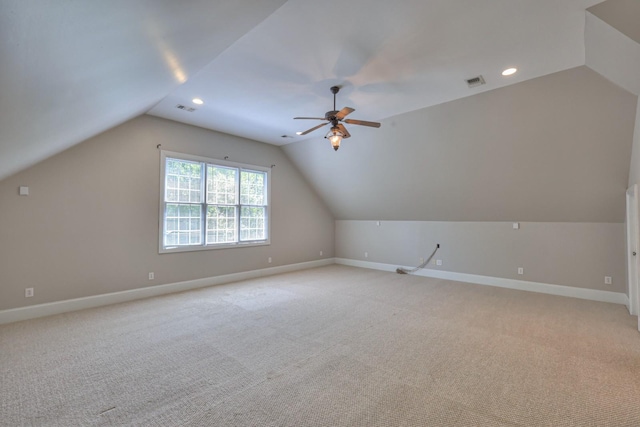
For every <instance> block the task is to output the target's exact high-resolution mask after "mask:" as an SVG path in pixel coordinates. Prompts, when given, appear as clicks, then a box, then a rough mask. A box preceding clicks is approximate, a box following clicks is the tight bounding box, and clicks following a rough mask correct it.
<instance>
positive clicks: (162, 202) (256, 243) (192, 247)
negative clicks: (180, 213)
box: [158, 150, 271, 254]
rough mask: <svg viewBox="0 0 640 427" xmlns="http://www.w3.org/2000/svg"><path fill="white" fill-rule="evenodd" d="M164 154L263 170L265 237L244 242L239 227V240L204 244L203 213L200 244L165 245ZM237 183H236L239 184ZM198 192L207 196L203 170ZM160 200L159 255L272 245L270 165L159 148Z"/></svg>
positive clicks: (205, 162) (165, 156)
mask: <svg viewBox="0 0 640 427" xmlns="http://www.w3.org/2000/svg"><path fill="white" fill-rule="evenodd" d="M167 157H169V158H172V159H178V160H186V161H191V162H200V163H204V164H205V168H204V169H206V165H208V164H211V165H216V166H226V167H232V168H237V169H239V170H240V169H248V170H254V171H258V172H264V173H266V175H267V189H266V191H267V200H266V201H267V205H266V216H267V218H266V220H265V225H266V235H267V238H266V239H265V240H254V241H247V242H243V241H240V229H239V228H238V241H237V242H232V243H216V244H211V245H207V244H206V240H207V239H206V231H205V230H206V227H205V224H206V220H207V219H206V215H205V216H203V218H202V230H203V233H202V244H200V245H184V246H170V247H164V223H165V200H164V198H165V185H166V165H167ZM239 179H240V174H238V180H239ZM238 185H239V184H238ZM201 186H202V187H201V194H203V197H205V198H206V191H205V189H206V172H205V173H204V176H203V179H202V183H201ZM159 195H160V197H159V203H158V252H159V253H160V254H167V253H180V252H195V251H210V250H217V249H232V248H247V247H253V246H267V245H270V244H271V168H269V167H264V166H258V165H252V164H248V163H238V162H230V161H228V160H222V159H216V158H212V157H203V156H196V155H192V154H185V153H178V152H174V151H166V150H160V193H159ZM239 202H240V200H238V205H237V206H238V207H239V208H240V207H241V206H242V205H241V204H240V203H239ZM200 204H201V205H202V206H206V205H207V203H206V200H205V202H204V203H202V202H201V203H200ZM239 226H240V218H238V227H239Z"/></svg>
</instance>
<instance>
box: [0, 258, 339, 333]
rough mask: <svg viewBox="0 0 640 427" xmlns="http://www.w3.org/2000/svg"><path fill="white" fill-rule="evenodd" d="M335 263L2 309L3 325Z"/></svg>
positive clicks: (306, 264) (327, 261)
mask: <svg viewBox="0 0 640 427" xmlns="http://www.w3.org/2000/svg"><path fill="white" fill-rule="evenodd" d="M334 263H335V259H334V258H326V259H321V260H317V261H308V262H302V263H298V264H289V265H282V266H278V267H270V268H263V269H260V270H251V271H244V272H241V273H232V274H225V275H223V276H214V277H205V278H203V279H196V280H187V281H185V282H177V283H168V284H165V285H157V286H149V287H146V288H138V289H132V290H128V291H121V292H112V293H108V294H102V295H94V296H90V297H84V298H75V299H70V300H65V301H56V302H51V303H46V304H38V305H31V306H28V307H19V308H12V309H9V310H0V325H2V324H5V323H12V322H18V321H20V320H27V319H35V318H37V317H44V316H50V315H53V314H60V313H67V312H69V311H77V310H84V309H86V308H93V307H99V306H103V305H109V304H116V303H120V302H126V301H133V300H136V299H142V298H148V297H154V296H158V295H164V294H170V293H174V292H181V291H187V290H190V289H197V288H206V287H207V286H214V285H221V284H223V283H230V282H237V281H240V280H247V279H254V278H257V277H265V276H271V275H274V274H280V273H288V272H291V271H297V270H305V269H307V268H314V267H322V266H325V265H331V264H334Z"/></svg>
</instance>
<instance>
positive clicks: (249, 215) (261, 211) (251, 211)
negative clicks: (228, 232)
mask: <svg viewBox="0 0 640 427" xmlns="http://www.w3.org/2000/svg"><path fill="white" fill-rule="evenodd" d="M240 211H241V212H240V240H241V241H249V240H265V239H266V238H267V237H266V236H267V230H266V227H265V226H264V225H265V224H266V221H265V219H266V218H265V217H266V211H267V209H266V208H263V207H249V206H243V207H242V208H241V209H240Z"/></svg>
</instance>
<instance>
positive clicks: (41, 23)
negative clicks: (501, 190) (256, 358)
mask: <svg viewBox="0 0 640 427" xmlns="http://www.w3.org/2000/svg"><path fill="white" fill-rule="evenodd" d="M639 3H640V2H639V1H638V0H608V1H606V2H601V1H600V0H564V1H561V2H558V1H557V0H522V1H513V0H488V1H484V2H477V1H474V0H428V1H425V0H398V1H393V2H383V1H379V2H378V1H376V2H371V1H368V0H347V1H344V0H342V1H334V0H327V1H324V2H317V1H312V0H288V1H285V0H261V1H259V2H256V1H248V0H233V1H231V0H215V1H213V0H189V1H182V2H174V1H169V0H165V1H158V0H137V1H135V2H131V1H128V0H127V1H125V0H112V1H109V2H80V1H74V0H59V1H56V2H47V1H34V2H31V1H28V2H27V1H23V0H2V1H0V179H3V178H5V177H7V176H9V175H11V174H13V173H15V172H17V171H19V170H21V169H24V168H25V167H28V166H31V165H33V164H35V163H37V162H39V161H41V160H43V159H45V158H47V157H49V156H51V155H53V154H56V153H58V152H60V151H63V150H64V149H66V148H68V147H70V146H72V145H74V144H78V143H80V142H82V141H84V140H86V139H87V138H90V137H92V136H94V135H96V134H98V133H100V132H103V131H105V130H107V129H109V128H112V127H114V126H116V125H118V124H120V123H123V122H125V121H127V120H130V119H131V118H133V117H136V116H138V115H140V114H144V113H148V114H152V115H156V116H159V117H164V118H168V119H171V120H176V121H180V122H184V123H188V124H193V125H197V126H201V127H205V128H210V129H214V130H218V131H222V132H226V133H231V134H234V135H239V136H243V137H246V138H250V139H253V140H257V141H261V142H265V143H270V144H275V145H285V144H286V147H284V148H285V151H286V152H287V154H288V155H290V157H291V158H292V159H293V160H294V161H295V162H296V163H297V165H298V167H299V168H300V169H301V170H302V171H303V173H305V175H306V176H307V177H308V178H309V179H310V180H311V181H312V184H313V185H314V187H315V188H316V190H317V191H318V192H319V193H321V194H323V196H324V198H325V200H327V202H328V204H329V205H330V206H331V207H332V210H333V211H334V213H335V214H336V216H337V217H345V218H346V217H362V216H363V215H362V213H361V212H360V211H357V209H354V208H352V207H351V208H350V207H346V205H343V203H342V201H343V199H344V198H345V197H347V196H344V195H342V196H334V194H336V192H335V191H333V189H334V187H339V184H340V182H344V179H343V178H340V181H337V179H338V178H334V180H333V181H332V180H328V181H325V182H322V180H323V175H322V173H321V172H317V173H316V172H315V169H316V168H317V166H314V162H315V161H316V159H318V157H317V156H316V157H311V156H312V155H314V153H315V152H316V150H317V149H318V148H317V146H320V145H322V146H323V149H326V148H328V147H326V145H323V144H324V142H323V141H322V136H323V132H322V131H318V132H319V134H317V135H316V134H315V133H312V134H310V135H307V136H305V137H300V136H297V135H296V133H295V132H296V131H300V130H304V129H306V128H308V127H310V126H312V125H313V124H314V123H312V122H301V121H296V120H293V117H295V116H301V115H302V116H318V115H320V116H322V115H324V112H325V111H327V110H330V109H331V107H332V99H331V93H330V92H329V88H330V87H331V86H333V85H340V86H342V89H341V91H340V93H339V94H338V108H340V107H342V106H345V105H348V106H350V107H353V108H355V109H356V112H354V113H353V114H352V116H353V118H356V119H365V120H376V121H382V122H383V129H381V131H382V132H379V131H378V132H379V133H378V136H373V135H375V134H373V133H372V132H376V131H377V130H374V129H368V128H360V127H351V128H350V131H351V134H352V135H353V137H352V139H350V140H348V141H349V142H350V143H351V142H353V141H357V140H358V138H360V139H361V140H365V139H373V140H374V142H375V141H382V140H380V138H383V137H382V136H381V135H384V138H385V141H390V140H393V139H395V138H397V137H398V133H397V132H391V133H389V129H388V128H389V127H392V126H394V123H400V122H402V123H403V126H404V127H403V129H402V131H401V135H403V137H404V138H405V139H411V140H415V139H417V138H419V136H420V135H423V132H422V126H423V124H424V123H423V122H424V119H425V117H437V116H438V114H439V113H438V112H439V111H441V110H438V109H442V108H444V109H446V108H448V107H447V106H451V105H453V106H454V107H456V108H457V106H460V107H461V108H462V110H461V111H467V114H472V113H473V111H474V110H469V108H471V107H470V105H473V104H474V103H475V104H480V105H481V104H482V103H481V101H482V100H486V99H488V98H487V97H494V98H499V99H508V98H509V97H510V96H512V95H513V94H515V93H520V92H522V91H519V90H515V91H513V90H512V91H509V92H504V91H505V90H507V87H508V86H512V85H515V84H518V85H516V86H519V85H520V84H523V83H525V82H527V81H529V80H531V81H532V82H533V83H531V84H529V85H528V86H524V87H525V88H528V90H534V91H535V90H538V89H537V88H538V87H539V86H540V84H541V83H540V80H539V79H540V78H544V76H552V75H555V73H558V72H568V73H573V74H571V76H573V77H575V78H576V79H578V80H579V81H581V82H583V84H584V85H586V87H594V86H595V87H597V89H595V93H601V92H602V93H604V94H605V98H607V99H609V100H610V101H611V102H616V101H618V100H621V101H620V102H622V103H623V104H624V105H625V106H626V105H627V104H631V103H632V101H633V99H632V98H629V97H626V95H624V94H623V93H621V92H619V91H618V89H619V88H622V89H624V91H625V93H628V94H631V95H637V94H638V93H639V92H640V77H639V76H640V73H639V72H638V70H640V48H639V46H640V45H639V44H638V37H639V36H638V26H637V25H635V23H637V22H638V20H639V19H640V10H638V9H639V8H638V4H639ZM612 45H614V46H615V48H612V47H611V46H612ZM585 64H586V66H588V67H589V68H590V69H592V70H595V71H596V72H597V73H599V75H595V73H591V72H590V70H589V71H579V70H578V71H570V70H573V69H575V68H576V67H582V68H584V66H585ZM512 66H513V67H517V68H518V70H519V71H518V72H517V73H516V74H515V75H512V76H510V77H503V76H502V75H501V74H500V72H501V71H502V70H503V69H505V68H507V67H512ZM479 75H482V76H483V77H484V80H485V81H486V84H484V85H482V86H478V87H474V88H469V87H468V86H467V84H466V81H465V79H468V78H472V77H475V76H479ZM601 76H604V77H601ZM563 78H566V76H564V75H560V76H559V77H549V79H551V80H550V81H552V82H557V81H558V80H560V81H561V80H562V79H563ZM535 82H537V83H535ZM611 82H613V83H611ZM553 84H557V83H552V86H553ZM543 87H546V86H544V84H543ZM560 87H561V88H562V87H565V86H560ZM495 90H500V91H502V92H499V93H500V94H501V95H491V93H492V92H493V91H495ZM571 90H576V91H577V92H576V93H578V92H580V91H581V89H580V88H575V87H573V86H572V87H571ZM489 91H491V92H489ZM483 92H489V93H488V94H484V93H483ZM525 92H526V91H525ZM481 94H482V95H483V97H481V98H478V100H480V101H464V99H465V98H468V97H472V96H473V97H475V96H480V95H481ZM519 96H529V95H526V94H525V95H519ZM584 96H585V97H587V98H589V99H592V98H593V94H591V93H589V94H585V95H584ZM195 97H198V98H201V99H203V100H204V105H201V106H198V105H195V104H193V103H192V101H191V100H192V99H193V98H195ZM505 97H506V98H505ZM456 100H458V101H456ZM451 102H459V104H449V103H451ZM539 102H540V103H541V105H544V102H546V101H545V100H543V99H541V100H539ZM178 105H183V106H185V107H187V109H178V108H176V106H178ZM429 108H436V110H428V109H429ZM479 108H482V106H480V107H479ZM599 108H601V107H594V108H593V109H591V110H590V111H589V113H588V114H587V113H585V114H586V115H587V116H589V115H592V116H593V117H598V114H599V111H600V110H599ZM189 109H192V110H193V111H188V110H189ZM485 111H486V108H485ZM412 112H413V113H412ZM451 114H453V113H451ZM434 115H435V116H434ZM631 116H633V114H632V113H631ZM448 117H449V119H450V116H448ZM487 120H491V118H490V117H489V116H488V118H487ZM575 120H579V118H575ZM620 120H623V123H624V126H625V127H628V126H629V125H628V123H627V122H628V121H629V119H628V117H627V116H626V115H625V116H624V117H623V118H622V119H620ZM617 124H618V122H615V121H613V122H611V121H609V122H607V123H606V125H605V126H603V127H601V129H609V128H611V129H616V126H617ZM631 128H633V123H632V124H631ZM465 132H466V131H465ZM621 132H622V133H620V134H619V135H618V136H616V138H617V139H620V140H628V139H629V130H628V129H626V128H625V129H623V130H622V131H621ZM485 133H486V132H485ZM614 133H615V131H614ZM376 138H377V139H376ZM489 139H490V138H489ZM380 144H382V142H380ZM625 144H626V145H625ZM630 144H631V141H627V142H625V143H618V144H617V145H616V146H615V149H614V150H613V151H614V154H612V156H613V158H612V159H610V163H611V166H609V167H610V168H611V169H612V170H613V169H619V164H620V162H621V160H620V159H621V158H622V159H624V158H625V156H626V157H628V155H629V150H630ZM374 146H376V143H374V144H371V146H370V147H369V148H372V147H374ZM499 146H500V144H498V147H494V148H495V149H499V148H500V147H499ZM405 148H407V149H414V146H413V145H410V146H406V147H405ZM489 148H490V147H489ZM507 148H508V147H503V149H507ZM576 148H579V147H572V148H571V149H576ZM363 149H365V148H364V147H363ZM567 149H568V148H567ZM594 150H595V151H594V153H593V155H600V154H599V153H600V151H601V150H600V149H599V148H595V149H594ZM344 151H346V150H342V149H341V151H340V152H339V153H343V152H344ZM525 151H526V150H525ZM484 152H485V153H486V152H487V151H484ZM536 153H538V154H539V153H540V152H539V151H538V152H536ZM332 154H333V153H332ZM388 154H392V153H388ZM450 154H451V155H453V153H450ZM370 155H371V152H370V151H369V152H367V154H366V155H365V156H364V157H362V156H360V157H353V158H352V157H350V155H349V154H345V155H344V156H343V160H344V159H351V161H352V162H356V161H357V160H358V159H362V158H366V156H370ZM406 155H407V154H403V156H406ZM459 155H462V152H461V153H460V154H459ZM319 156H321V157H322V156H325V154H324V152H323V154H320V155H319ZM409 157H411V156H410V155H409ZM458 158H459V157H458ZM495 158H496V160H495V161H496V162H498V161H504V160H505V159H504V158H503V159H502V160H500V158H501V156H500V155H496V156H495ZM506 160H507V161H509V159H506ZM327 161H329V160H327ZM338 162H341V160H338ZM391 163H393V162H391ZM460 164H465V162H464V161H463V162H462V163H460ZM406 165H407V163H406V162H405V163H403V162H398V164H397V165H396V166H395V167H396V169H395V170H394V171H395V172H394V173H395V175H396V176H399V175H402V172H401V170H402V168H403V167H404V166H406ZM582 166H584V165H578V166H575V165H574V166H573V168H574V169H576V168H577V169H580V167H582ZM323 167H324V168H325V169H326V168H327V167H328V168H329V169H330V168H332V167H333V166H327V164H326V163H325V166H323ZM344 167H345V168H348V165H346V164H345V165H344ZM413 167H414V168H418V169H419V168H420V165H419V164H415V165H413ZM450 167H453V165H452V166H450ZM487 167H488V168H489V169H491V168H492V167H491V165H490V164H489V165H488V166H487ZM558 170H559V169H558ZM607 170H609V169H607ZM556 171H557V170H556ZM556 171H554V172H553V173H556ZM362 173H363V177H361V178H362V179H365V178H366V177H367V176H369V175H368V174H369V173H373V172H370V171H369V172H367V171H366V170H363V171H362ZM624 173H625V172H624V170H623V171H622V172H621V175H624ZM626 173H627V174H628V165H627V170H626ZM338 175H340V176H342V175H345V178H346V175H347V172H344V169H343V170H342V172H341V173H338V174H337V175H336V176H338ZM605 175H606V174H605ZM614 175H616V176H615V182H617V181H620V180H623V177H622V176H618V175H617V174H614ZM417 178H418V180H423V179H425V178H426V175H424V174H420V175H418V177H417ZM434 178H435V177H434ZM522 180H524V181H527V180H526V179H525V178H522ZM496 182H497V181H496ZM615 182H609V181H607V182H606V183H603V184H602V187H603V188H601V189H600V190H601V191H602V192H604V193H607V192H608V191H610V188H611V187H612V186H616V185H617V184H615ZM456 185H458V184H456ZM445 187H446V186H445ZM561 187H562V188H565V187H567V185H566V182H565V183H564V184H563V185H562V186H561ZM420 188H422V187H420ZM441 189H442V188H441ZM532 190H534V191H541V190H537V189H535V188H534V189H532ZM600 190H599V191H600ZM433 191H435V192H431V193H429V194H431V195H434V194H438V190H437V189H434V190H433ZM443 191H444V190H443ZM585 193H586V192H585ZM338 194H341V193H340V192H339V191H338ZM443 194H444V193H443ZM509 194H511V193H509ZM607 194H610V193H607ZM554 197H556V196H554ZM552 199H553V200H555V198H552ZM395 202H398V203H405V202H406V201H405V202H403V201H400V200H399V199H398V200H396V201H395ZM371 203H373V201H372V202H371ZM592 204H597V203H596V202H595V201H592V202H585V206H583V208H584V209H585V210H586V209H591V208H592V206H591V205H592ZM341 206H345V207H341ZM350 206H352V205H350ZM454 206H455V204H451V205H450V208H451V209H453V207H454ZM525 206H527V205H526V204H525ZM461 208H463V206H461ZM422 209H423V210H424V209H426V210H425V212H426V211H429V209H427V208H426V207H425V206H422ZM451 209H448V210H447V209H445V210H443V211H437V210H431V211H429V212H431V213H430V214H429V215H426V214H425V215H424V218H431V219H439V218H441V217H443V218H444V217H446V216H447V215H448V213H447V212H448V211H450V210H451ZM463 210H464V209H463ZM597 210H598V214H596V215H593V216H592V217H588V216H586V217H584V218H581V217H580V215H575V211H572V212H573V213H572V214H569V215H545V214H543V213H540V215H533V219H535V218H538V219H540V218H542V219H544V220H562V219H563V218H567V220H571V218H574V219H575V220H603V221H607V220H609V219H610V218H613V217H616V218H617V217H618V216H619V214H618V213H615V214H611V213H606V212H605V211H607V209H606V208H603V207H600V208H599V209H597ZM512 211H513V212H512ZM516 211H517V210H516ZM516 211H514V210H513V209H512V208H511V207H508V206H505V211H504V212H505V214H504V215H489V214H488V215H483V214H479V215H478V216H477V218H478V219H483V218H485V217H486V218H487V219H502V218H511V217H520V218H521V217H522V216H521V215H520V213H519V212H516ZM560 211H561V209H560ZM376 212H377V214H378V215H377V216H378V217H381V216H384V215H387V214H386V213H385V212H386V211H383V210H378V211H376ZM522 212H525V211H524V208H523V211H522ZM389 215H391V214H389ZM396 217H397V215H396ZM402 217H403V218H404V217H405V216H402ZM422 218H423V217H412V216H411V215H408V216H406V219H422ZM466 218H467V217H466V216H464V215H462V216H460V218H458V219H466Z"/></svg>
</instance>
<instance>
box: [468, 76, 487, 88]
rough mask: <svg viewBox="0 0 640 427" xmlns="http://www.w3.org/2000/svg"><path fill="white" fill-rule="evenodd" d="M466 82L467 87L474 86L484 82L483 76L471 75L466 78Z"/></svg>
mask: <svg viewBox="0 0 640 427" xmlns="http://www.w3.org/2000/svg"><path fill="white" fill-rule="evenodd" d="M466 82H467V84H468V85H469V87H476V86H480V85H483V84H485V81H484V77H482V76H478V77H472V78H470V79H467V80H466Z"/></svg>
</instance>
